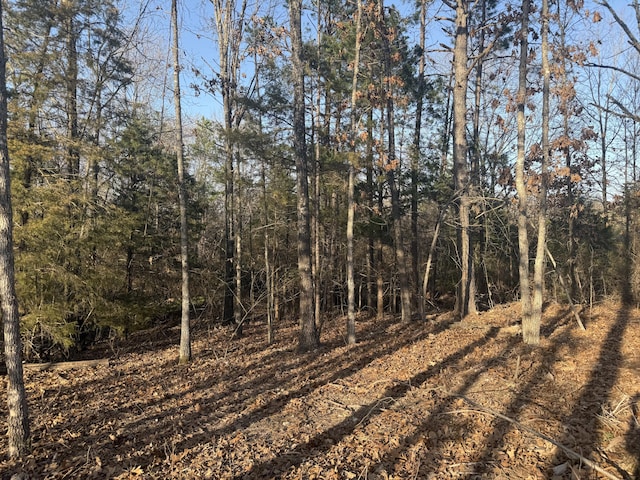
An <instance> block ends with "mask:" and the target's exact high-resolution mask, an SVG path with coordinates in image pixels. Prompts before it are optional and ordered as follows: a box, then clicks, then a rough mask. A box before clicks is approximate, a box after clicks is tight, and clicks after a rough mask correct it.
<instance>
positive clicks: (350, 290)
mask: <svg viewBox="0 0 640 480" xmlns="http://www.w3.org/2000/svg"><path fill="white" fill-rule="evenodd" d="M357 8H358V9H357V11H356V18H355V23H356V43H355V47H354V50H355V51H354V55H353V78H352V81H351V115H350V123H351V125H350V129H351V153H352V156H351V157H350V158H349V180H348V185H347V203H348V211H347V343H348V344H349V345H354V344H355V343H356V305H355V303H356V284H355V278H354V273H353V270H354V268H353V222H354V217H355V202H354V199H353V191H354V183H355V176H356V174H355V171H356V166H355V162H356V158H357V157H356V155H357V153H356V138H357V136H358V125H357V112H356V103H357V99H358V73H359V72H360V41H361V39H360V36H361V32H360V30H361V19H362V0H357Z"/></svg>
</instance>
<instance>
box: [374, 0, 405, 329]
mask: <svg viewBox="0 0 640 480" xmlns="http://www.w3.org/2000/svg"><path fill="white" fill-rule="evenodd" d="M378 8H379V16H380V22H381V25H380V27H381V31H382V38H383V39H384V41H383V44H384V54H385V70H386V80H385V90H386V99H387V102H386V114H387V115H386V120H387V131H386V133H387V149H388V152H387V155H388V159H387V165H386V167H385V169H386V171H387V183H388V184H389V190H390V192H391V218H392V219H393V241H394V247H395V254H396V269H397V272H398V282H399V283H400V309H401V319H402V321H403V322H409V321H411V303H412V302H411V286H410V285H409V275H408V273H407V258H406V255H405V251H404V245H403V242H402V238H403V237H402V225H401V220H402V216H401V212H400V192H399V191H398V185H397V184H396V168H397V165H398V162H397V161H396V146H395V118H394V115H395V107H394V101H393V86H392V82H391V76H392V71H391V48H390V39H389V33H388V29H387V25H386V20H385V17H384V4H383V0H380V3H379V4H378Z"/></svg>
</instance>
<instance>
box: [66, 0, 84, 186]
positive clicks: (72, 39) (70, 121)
mask: <svg viewBox="0 0 640 480" xmlns="http://www.w3.org/2000/svg"><path fill="white" fill-rule="evenodd" d="M62 8H63V12H64V34H65V41H66V48H67V65H66V71H65V82H66V84H65V86H66V92H65V95H66V98H65V102H66V105H65V110H66V113H67V142H68V145H67V157H68V158H67V176H68V178H69V179H73V178H76V177H77V176H78V174H79V173H80V151H79V149H78V145H77V143H78V48H77V44H76V42H77V34H76V26H75V8H74V2H72V1H70V0H63V2H62Z"/></svg>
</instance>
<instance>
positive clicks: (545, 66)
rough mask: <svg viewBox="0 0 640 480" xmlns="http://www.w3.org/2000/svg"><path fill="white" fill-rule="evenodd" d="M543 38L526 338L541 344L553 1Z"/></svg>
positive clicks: (543, 21)
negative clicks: (537, 189)
mask: <svg viewBox="0 0 640 480" xmlns="http://www.w3.org/2000/svg"><path fill="white" fill-rule="evenodd" d="M541 15H542V19H541V30H542V31H541V38H542V47H541V54H542V140H541V143H542V164H541V165H540V193H539V197H538V203H539V205H540V207H539V210H538V241H537V245H536V260H535V263H534V269H533V304H532V308H531V326H530V328H528V329H527V331H526V332H525V330H524V328H523V331H522V338H523V340H524V342H525V343H528V344H530V345H538V344H539V343H540V324H541V322H542V302H543V299H544V273H545V270H546V265H547V262H546V256H545V251H546V245H547V189H548V185H549V173H548V171H547V170H548V168H549V146H550V145H549V96H550V81H551V80H550V79H551V73H550V70H549V0H543V1H542V13H541Z"/></svg>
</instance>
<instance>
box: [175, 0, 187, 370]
mask: <svg viewBox="0 0 640 480" xmlns="http://www.w3.org/2000/svg"><path fill="white" fill-rule="evenodd" d="M171 26H172V30H173V47H172V53H173V101H174V106H175V107H174V108H175V116H176V159H177V163H178V203H179V209H180V264H181V272H182V313H181V320H180V351H179V358H178V363H180V364H185V363H189V362H190V361H191V325H190V322H189V304H190V299H189V249H188V247H189V235H188V234H189V232H188V228H187V189H186V186H185V181H184V143H183V139H182V103H181V99H180V48H179V42H178V7H177V0H171Z"/></svg>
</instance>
